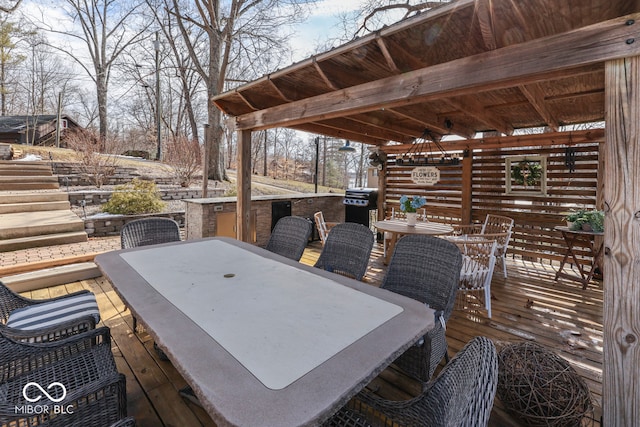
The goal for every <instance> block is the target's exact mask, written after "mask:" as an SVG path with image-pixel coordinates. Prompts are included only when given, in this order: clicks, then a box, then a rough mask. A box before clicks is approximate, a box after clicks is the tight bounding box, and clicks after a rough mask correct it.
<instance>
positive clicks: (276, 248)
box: [265, 216, 313, 261]
mask: <svg viewBox="0 0 640 427" xmlns="http://www.w3.org/2000/svg"><path fill="white" fill-rule="evenodd" d="M312 230H313V224H312V223H311V221H309V220H308V219H306V218H302V217H300V216H285V217H283V218H280V219H279V220H278V222H277V223H276V226H275V227H273V231H272V232H271V237H269V241H268V242H267V246H266V247H265V249H266V250H268V251H270V252H273V253H276V254H278V255H282V256H284V257H287V258H289V259H292V260H294V261H300V258H302V254H303V253H304V248H306V247H307V243H309V236H311V231H312Z"/></svg>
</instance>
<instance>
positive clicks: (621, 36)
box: [236, 13, 640, 129]
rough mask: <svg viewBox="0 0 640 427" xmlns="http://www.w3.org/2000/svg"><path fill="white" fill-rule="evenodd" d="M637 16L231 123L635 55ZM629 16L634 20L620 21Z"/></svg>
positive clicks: (288, 120) (348, 110) (262, 123)
mask: <svg viewBox="0 0 640 427" xmlns="http://www.w3.org/2000/svg"><path fill="white" fill-rule="evenodd" d="M639 19H640V14H638V13H636V14H631V15H628V16H625V17H621V18H616V19H612V20H609V21H605V22H601V23H598V24H594V25H590V26H587V27H583V28H579V29H576V30H573V31H570V32H567V33H564V34H558V35H554V36H550V37H545V38H540V39H536V40H532V41H529V42H526V43H522V44H519V45H515V46H507V47H504V48H501V49H498V50H495V51H491V52H485V53H481V54H478V55H475V56H471V57H467V58H461V59H457V60H454V61H450V62H448V63H444V64H438V65H434V66H431V67H427V68H423V69H420V70H415V71H412V72H408V73H405V74H402V75H399V76H392V77H388V78H384V79H381V80H377V81H374V82H370V83H365V84H361V85H358V86H354V87H349V88H345V89H341V90H338V91H335V92H332V93H329V94H324V95H319V96H315V97H311V98H307V99H304V100H300V101H296V102H292V103H290V104H286V105H281V106H276V107H272V108H268V109H265V110H262V111H259V112H255V113H248V114H245V115H242V116H239V117H236V127H237V128H238V129H264V128H270V127H275V126H294V125H297V124H301V123H305V122H309V121H313V120H318V119H327V118H333V117H340V116H343V115H346V114H349V115H350V114H357V113H360V112H367V111H373V110H377V109H380V108H392V107H394V106H399V105H410V104H415V103H419V102H424V101H427V100H429V99H438V98H444V97H447V96H461V95H464V94H471V93H477V92H480V91H485V90H492V89H500V88H506V87H513V86H519V85H522V84H529V83H533V82H535V81H539V80H543V79H550V78H557V77H559V76H561V75H571V69H573V68H578V67H581V66H588V65H592V64H595V63H601V62H602V61H606V60H609V59H614V58H621V57H626V56H635V55H638V54H640V43H630V44H629V43H627V42H626V40H628V39H629V38H633V37H635V32H636V28H637V27H638V26H639V24H638V23H637V22H638V20H639ZM629 21H633V22H634V23H633V24H632V25H625V23H626V22H629ZM478 70H482V72H478ZM389 88H394V89H393V90H389Z"/></svg>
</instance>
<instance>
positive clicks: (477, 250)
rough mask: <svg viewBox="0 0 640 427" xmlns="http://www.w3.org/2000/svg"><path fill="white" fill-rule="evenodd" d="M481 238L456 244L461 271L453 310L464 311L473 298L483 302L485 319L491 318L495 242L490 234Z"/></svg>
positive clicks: (469, 239)
mask: <svg viewBox="0 0 640 427" xmlns="http://www.w3.org/2000/svg"><path fill="white" fill-rule="evenodd" d="M503 234H504V233H503ZM481 236H482V237H481V238H467V239H466V240H463V241H458V242H456V244H457V246H458V247H459V248H460V251H461V252H462V269H461V271H460V284H459V286H458V294H457V296H456V305H455V308H459V309H466V308H467V307H468V306H469V301H468V297H470V296H475V297H476V298H477V299H478V300H479V301H481V302H484V307H485V309H486V310H487V317H489V318H491V280H492V278H493V270H494V267H495V264H496V256H495V252H496V246H497V241H496V240H495V239H491V238H490V237H491V236H494V235H491V234H484V235H481Z"/></svg>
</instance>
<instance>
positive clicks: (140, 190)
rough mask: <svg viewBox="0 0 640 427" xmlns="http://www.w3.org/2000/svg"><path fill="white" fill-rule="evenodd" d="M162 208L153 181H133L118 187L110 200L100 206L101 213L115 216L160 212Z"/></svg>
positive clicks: (161, 202) (162, 203)
mask: <svg viewBox="0 0 640 427" xmlns="http://www.w3.org/2000/svg"><path fill="white" fill-rule="evenodd" d="M164 206H165V203H164V202H163V201H162V199H161V198H160V193H159V192H158V189H157V188H156V184H155V183H154V182H153V181H143V180H140V179H134V180H133V181H131V182H130V183H128V184H124V185H118V186H117V187H116V188H115V191H114V192H113V194H112V195H111V199H109V201H108V202H107V203H105V204H104V205H102V211H103V212H108V213H111V214H116V215H135V214H143V213H154V212H161V211H162V210H163V209H164Z"/></svg>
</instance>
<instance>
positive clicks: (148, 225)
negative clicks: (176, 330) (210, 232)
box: [120, 217, 181, 360]
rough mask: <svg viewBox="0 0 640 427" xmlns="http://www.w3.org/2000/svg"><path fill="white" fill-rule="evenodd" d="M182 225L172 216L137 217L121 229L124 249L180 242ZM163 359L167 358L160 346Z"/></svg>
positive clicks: (135, 322) (136, 326) (134, 324)
mask: <svg viewBox="0 0 640 427" xmlns="http://www.w3.org/2000/svg"><path fill="white" fill-rule="evenodd" d="M180 240H181V238H180V226H179V225H178V223H177V222H175V221H174V220H172V219H171V218H160V217H150V218H142V219H137V220H135V221H131V222H128V223H126V224H125V225H124V226H123V227H122V229H121V230H120V244H121V246H122V249H129V248H137V247H139V246H149V245H159V244H161V243H170V242H179V241H180ZM132 317H133V330H134V331H135V330H136V329H137V328H138V319H136V317H135V316H132ZM155 348H156V350H158V354H159V355H160V357H161V359H162V360H167V359H166V356H165V355H164V353H162V352H161V351H160V350H159V349H158V347H155Z"/></svg>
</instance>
